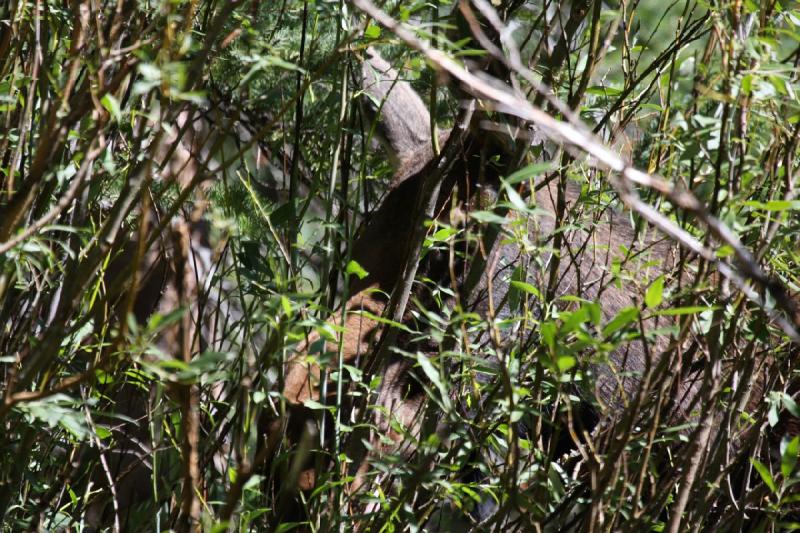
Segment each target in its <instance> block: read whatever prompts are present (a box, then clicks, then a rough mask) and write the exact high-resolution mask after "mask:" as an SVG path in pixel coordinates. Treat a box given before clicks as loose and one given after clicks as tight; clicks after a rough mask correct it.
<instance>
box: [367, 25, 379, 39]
mask: <svg viewBox="0 0 800 533" xmlns="http://www.w3.org/2000/svg"><path fill="white" fill-rule="evenodd" d="M380 36H381V27H380V26H377V25H375V24H370V25H369V26H367V29H365V30H364V37H366V38H368V39H378V38H379V37H380Z"/></svg>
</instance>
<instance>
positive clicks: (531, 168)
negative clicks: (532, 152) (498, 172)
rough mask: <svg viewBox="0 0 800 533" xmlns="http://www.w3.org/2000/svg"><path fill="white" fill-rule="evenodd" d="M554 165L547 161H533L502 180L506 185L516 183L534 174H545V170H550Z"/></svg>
mask: <svg viewBox="0 0 800 533" xmlns="http://www.w3.org/2000/svg"><path fill="white" fill-rule="evenodd" d="M554 167H555V165H553V163H549V162H548V163H534V164H532V165H528V166H527V167H525V168H521V169H519V170H517V171H516V172H514V173H513V174H511V175H510V176H509V177H507V178H506V179H504V180H503V181H504V182H505V183H506V184H508V185H516V184H517V183H519V182H521V181H525V180H529V179H531V178H532V177H534V176H540V175H542V174H546V173H547V172H552V171H553V169H554Z"/></svg>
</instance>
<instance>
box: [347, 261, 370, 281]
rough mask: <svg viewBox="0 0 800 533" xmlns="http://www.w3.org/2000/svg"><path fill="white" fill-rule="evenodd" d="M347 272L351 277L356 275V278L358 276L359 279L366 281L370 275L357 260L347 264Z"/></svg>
mask: <svg viewBox="0 0 800 533" xmlns="http://www.w3.org/2000/svg"><path fill="white" fill-rule="evenodd" d="M345 272H347V273H348V274H351V275H352V274H355V275H356V276H358V279H364V278H366V277H367V276H368V275H369V272H367V271H366V270H364V268H363V267H362V266H361V265H359V264H358V263H357V262H356V261H355V260H352V259H351V260H350V262H349V263H347V267H346V268H345Z"/></svg>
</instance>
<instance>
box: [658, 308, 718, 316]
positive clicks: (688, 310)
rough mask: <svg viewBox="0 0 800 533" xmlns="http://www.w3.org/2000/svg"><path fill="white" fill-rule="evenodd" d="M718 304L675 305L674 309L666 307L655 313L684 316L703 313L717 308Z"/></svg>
mask: <svg viewBox="0 0 800 533" xmlns="http://www.w3.org/2000/svg"><path fill="white" fill-rule="evenodd" d="M716 309H717V307H716V306H710V307H709V306H704V305H690V306H688V307H674V308H672V309H664V310H662V311H656V312H655V313H653V314H654V315H655V316H683V315H696V314H698V313H702V312H704V311H714V310H716Z"/></svg>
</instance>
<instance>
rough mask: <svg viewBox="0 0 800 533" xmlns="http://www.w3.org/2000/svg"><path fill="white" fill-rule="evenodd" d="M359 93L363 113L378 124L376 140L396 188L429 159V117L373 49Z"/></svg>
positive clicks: (364, 63)
mask: <svg viewBox="0 0 800 533" xmlns="http://www.w3.org/2000/svg"><path fill="white" fill-rule="evenodd" d="M361 89H362V98H361V100H362V104H363V105H362V107H363V109H364V113H365V115H366V116H367V117H368V118H369V119H370V121H377V124H376V129H375V131H376V134H377V138H378V140H379V141H380V142H381V144H383V146H384V148H385V149H386V150H387V151H388V152H389V154H388V155H389V159H390V161H391V162H392V165H393V166H394V167H395V171H396V177H395V184H397V183H398V181H401V180H402V179H403V178H405V177H408V176H410V175H411V174H413V173H414V172H416V171H418V170H419V169H421V168H422V167H423V166H424V165H425V163H427V162H428V161H429V160H430V159H431V157H432V154H431V152H432V148H431V116H430V113H429V112H428V108H427V107H425V104H424V103H423V102H422V98H420V97H419V95H418V94H417V93H416V92H415V91H414V89H412V88H411V85H410V84H409V83H408V81H405V80H403V79H402V78H401V77H400V74H399V73H398V72H397V71H396V70H395V69H394V68H392V66H391V65H390V64H389V63H388V62H387V61H386V60H385V59H383V58H382V57H381V56H380V54H378V52H377V51H375V50H374V49H372V48H368V49H367V51H366V58H365V60H364V62H363V63H362V65H361Z"/></svg>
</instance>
